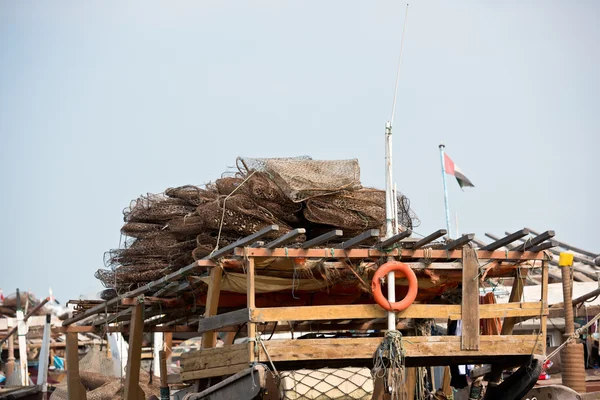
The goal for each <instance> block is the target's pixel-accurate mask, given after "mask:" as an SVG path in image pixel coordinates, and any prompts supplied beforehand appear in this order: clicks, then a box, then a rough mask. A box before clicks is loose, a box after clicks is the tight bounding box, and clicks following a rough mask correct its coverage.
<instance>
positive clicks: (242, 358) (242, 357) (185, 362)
mask: <svg viewBox="0 0 600 400" xmlns="http://www.w3.org/2000/svg"><path fill="white" fill-rule="evenodd" d="M221 349H225V351H211V350H221ZM248 360H249V357H248V346H247V345H246V344H245V343H244V344H237V345H231V346H226V347H221V348H214V349H205V350H203V351H198V352H195V353H194V354H193V355H191V356H189V357H186V358H182V360H181V365H182V371H183V372H189V371H196V370H201V369H209V368H217V367H226V366H230V365H236V364H242V363H248Z"/></svg>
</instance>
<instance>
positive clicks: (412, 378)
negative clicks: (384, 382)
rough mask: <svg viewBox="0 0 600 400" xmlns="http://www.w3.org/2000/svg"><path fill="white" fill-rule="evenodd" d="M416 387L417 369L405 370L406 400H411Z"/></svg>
mask: <svg viewBox="0 0 600 400" xmlns="http://www.w3.org/2000/svg"><path fill="white" fill-rule="evenodd" d="M416 386H417V369H416V368H415V367H410V368H406V394H407V396H406V398H407V399H410V400H413V399H414V398H415V390H416Z"/></svg>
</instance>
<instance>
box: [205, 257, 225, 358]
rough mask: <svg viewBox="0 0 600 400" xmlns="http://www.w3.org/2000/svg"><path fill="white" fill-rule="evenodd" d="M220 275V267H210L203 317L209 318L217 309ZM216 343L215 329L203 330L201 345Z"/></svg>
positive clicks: (209, 345)
mask: <svg viewBox="0 0 600 400" xmlns="http://www.w3.org/2000/svg"><path fill="white" fill-rule="evenodd" d="M222 277H223V269H221V267H214V268H213V269H211V271H210V280H209V284H208V293H207V295H206V309H205V311H204V318H209V317H212V316H214V315H216V314H217V309H218V308H219V296H220V295H221V278H222ZM216 344H217V337H216V334H215V331H205V332H204V334H203V335H202V347H203V348H208V347H215V345H216Z"/></svg>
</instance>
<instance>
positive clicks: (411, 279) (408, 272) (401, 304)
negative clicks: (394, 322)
mask: <svg viewBox="0 0 600 400" xmlns="http://www.w3.org/2000/svg"><path fill="white" fill-rule="evenodd" d="M392 271H394V272H400V273H402V274H403V275H404V276H405V277H406V279H408V293H407V294H406V297H404V299H402V301H397V302H395V303H390V302H389V301H388V299H386V298H385V297H383V294H382V293H381V278H383V277H384V276H386V275H387V274H388V272H392ZM388 284H389V282H388ZM371 290H372V291H373V297H375V301H376V302H377V304H379V305H380V306H381V307H382V308H383V309H385V310H387V311H403V310H406V309H407V308H408V307H409V306H410V305H411V304H412V303H413V302H414V301H415V299H416V298H417V292H418V290H419V282H418V281H417V276H416V275H415V273H414V272H413V270H412V269H411V268H410V267H409V266H408V265H406V264H404V263H401V262H397V261H390V262H386V263H385V264H383V265H382V266H381V267H379V268H377V271H375V275H373V280H372V281H371Z"/></svg>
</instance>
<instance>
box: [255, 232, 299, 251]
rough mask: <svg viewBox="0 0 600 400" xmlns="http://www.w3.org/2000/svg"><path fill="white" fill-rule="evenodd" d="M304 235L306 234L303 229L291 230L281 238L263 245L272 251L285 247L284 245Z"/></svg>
mask: <svg viewBox="0 0 600 400" xmlns="http://www.w3.org/2000/svg"><path fill="white" fill-rule="evenodd" d="M305 233H306V229H304V228H297V229H294V230H291V231H289V232H288V233H286V234H285V235H283V236H282V237H280V238H279V239H275V240H273V241H272V242H269V243H267V244H266V245H265V248H267V249H274V248H276V247H281V246H285V245H286V244H288V243H291V242H293V241H294V240H295V239H296V238H297V237H298V236H302V235H304V234H305Z"/></svg>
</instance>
